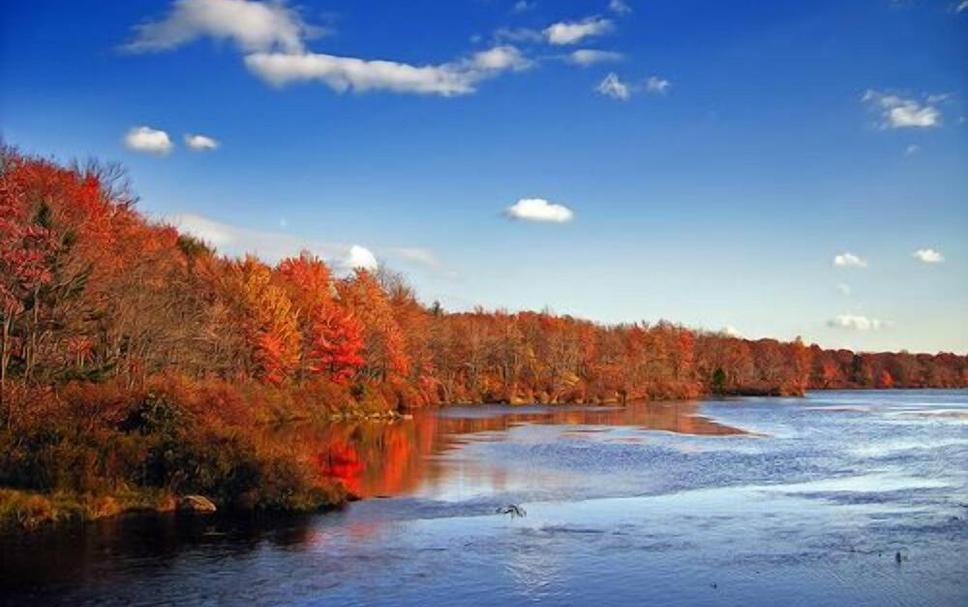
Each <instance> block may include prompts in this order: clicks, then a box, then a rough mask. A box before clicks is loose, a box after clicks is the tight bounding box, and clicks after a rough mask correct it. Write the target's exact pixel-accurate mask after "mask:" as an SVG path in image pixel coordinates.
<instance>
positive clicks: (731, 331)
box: [722, 325, 743, 338]
mask: <svg viewBox="0 0 968 607" xmlns="http://www.w3.org/2000/svg"><path fill="white" fill-rule="evenodd" d="M722 332H723V333H725V334H726V335H729V336H730V337H738V338H742V337H743V334H742V333H740V331H739V329H737V328H736V327H734V326H733V325H726V326H725V327H723V330H722Z"/></svg>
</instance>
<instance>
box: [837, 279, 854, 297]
mask: <svg viewBox="0 0 968 607" xmlns="http://www.w3.org/2000/svg"><path fill="white" fill-rule="evenodd" d="M837 291H838V292H839V293H840V294H841V295H846V296H847V297H850V294H851V292H852V291H851V288H850V285H849V284H846V283H843V282H842V283H840V284H838V285H837Z"/></svg>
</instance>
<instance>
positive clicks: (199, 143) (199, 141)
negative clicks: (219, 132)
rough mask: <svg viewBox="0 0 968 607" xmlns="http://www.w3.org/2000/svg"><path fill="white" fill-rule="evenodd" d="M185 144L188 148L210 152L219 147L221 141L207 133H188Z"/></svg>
mask: <svg viewBox="0 0 968 607" xmlns="http://www.w3.org/2000/svg"><path fill="white" fill-rule="evenodd" d="M185 145H187V146H188V149H190V150H194V151H196V152H209V151H212V150H216V149H218V146H219V142H218V141H216V140H215V139H213V138H211V137H208V136H206V135H198V134H192V133H187V134H186V135H185Z"/></svg>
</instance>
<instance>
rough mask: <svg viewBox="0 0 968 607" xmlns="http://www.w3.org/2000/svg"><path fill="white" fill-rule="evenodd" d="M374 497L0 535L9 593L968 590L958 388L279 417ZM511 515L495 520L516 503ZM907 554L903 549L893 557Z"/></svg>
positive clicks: (920, 598) (935, 598)
mask: <svg viewBox="0 0 968 607" xmlns="http://www.w3.org/2000/svg"><path fill="white" fill-rule="evenodd" d="M285 433H286V436H284V437H281V438H285V439H286V440H292V441H298V442H301V443H304V444H306V445H309V446H310V447H311V446H312V445H325V446H326V447H325V450H323V451H321V452H320V453H319V456H318V459H319V465H320V467H321V469H322V470H323V471H324V472H325V473H327V474H333V475H338V476H340V477H342V478H344V480H345V481H346V482H347V483H349V484H350V485H351V486H352V487H353V488H354V490H356V491H357V492H358V493H360V494H362V495H365V496H367V497H369V498H370V499H367V500H365V501H362V502H357V503H354V504H352V505H351V506H350V507H348V508H347V509H346V510H345V511H343V512H339V513H336V514H329V515H320V516H312V517H305V518H300V519H297V520H293V519H288V520H285V521H277V522H274V523H273V522H267V521H262V522H253V521H239V520H226V519H211V520H207V521H194V522H191V521H185V520H176V519H174V518H171V517H160V518H159V517H155V518H151V519H147V520H140V519H139V520H135V519H122V520H116V521H108V522H103V523H101V524H98V525H92V526H90V527H88V528H86V529H83V530H78V531H75V532H72V533H71V534H67V535H65V534H58V535H48V536H40V537H35V538H32V539H31V540H30V541H27V542H23V541H19V542H12V541H11V540H9V539H8V540H5V543H4V542H0V549H2V553H0V554H2V557H0V575H2V578H0V590H2V595H0V596H2V597H3V600H4V602H8V603H15V604H19V603H23V604H35V605H51V604H65V605H84V604H95V603H97V604H101V603H107V604H124V605H130V604H136V605H154V604H188V603H193V604H194V603H200V604H250V605H251V604H306V605H376V604H385V605H417V604H419V605H427V606H436V605H499V604H509V605H511V604H530V603H539V604H545V605H586V604H596V603H597V604H599V605H606V604H614V605H645V604H648V605H676V604H693V605H720V604H726V605H966V604H968V391H907V392H901V391H898V392H876V391H870V392H825V393H814V394H811V395H810V396H809V397H808V398H807V399H782V398H750V399H736V400H728V401H712V402H703V403H680V404H662V405H634V406H630V407H628V408H625V409H621V408H600V407H587V408H582V407H568V408H564V407H497V406H481V407H461V408H451V409H445V410H442V411H439V412H427V413H422V414H419V415H416V416H415V417H414V419H412V420H406V421H402V422H399V423H396V424H392V425H386V424H372V423H367V424H355V425H345V426H344V425H341V426H337V427H333V428H328V429H326V430H321V431H320V430H317V431H312V430H309V429H305V428H303V429H298V430H291V429H290V430H286V431H285ZM511 503H514V504H520V505H521V506H523V507H524V508H525V509H526V512H527V515H526V516H525V517H523V518H510V517H508V516H506V515H504V516H502V515H498V514H496V513H495V509H496V508H498V507H500V506H504V505H507V504H511ZM898 552H900V554H901V559H902V560H901V562H900V563H898V562H896V554H897V553H898Z"/></svg>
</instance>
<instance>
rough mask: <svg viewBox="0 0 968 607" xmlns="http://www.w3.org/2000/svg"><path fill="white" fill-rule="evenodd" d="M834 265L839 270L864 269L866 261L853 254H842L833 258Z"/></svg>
mask: <svg viewBox="0 0 968 607" xmlns="http://www.w3.org/2000/svg"><path fill="white" fill-rule="evenodd" d="M834 265H835V266H837V267H839V268H866V267H867V260H866V259H863V258H862V257H859V256H857V255H854V254H853V253H850V252H844V253H841V254H839V255H835V256H834Z"/></svg>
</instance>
